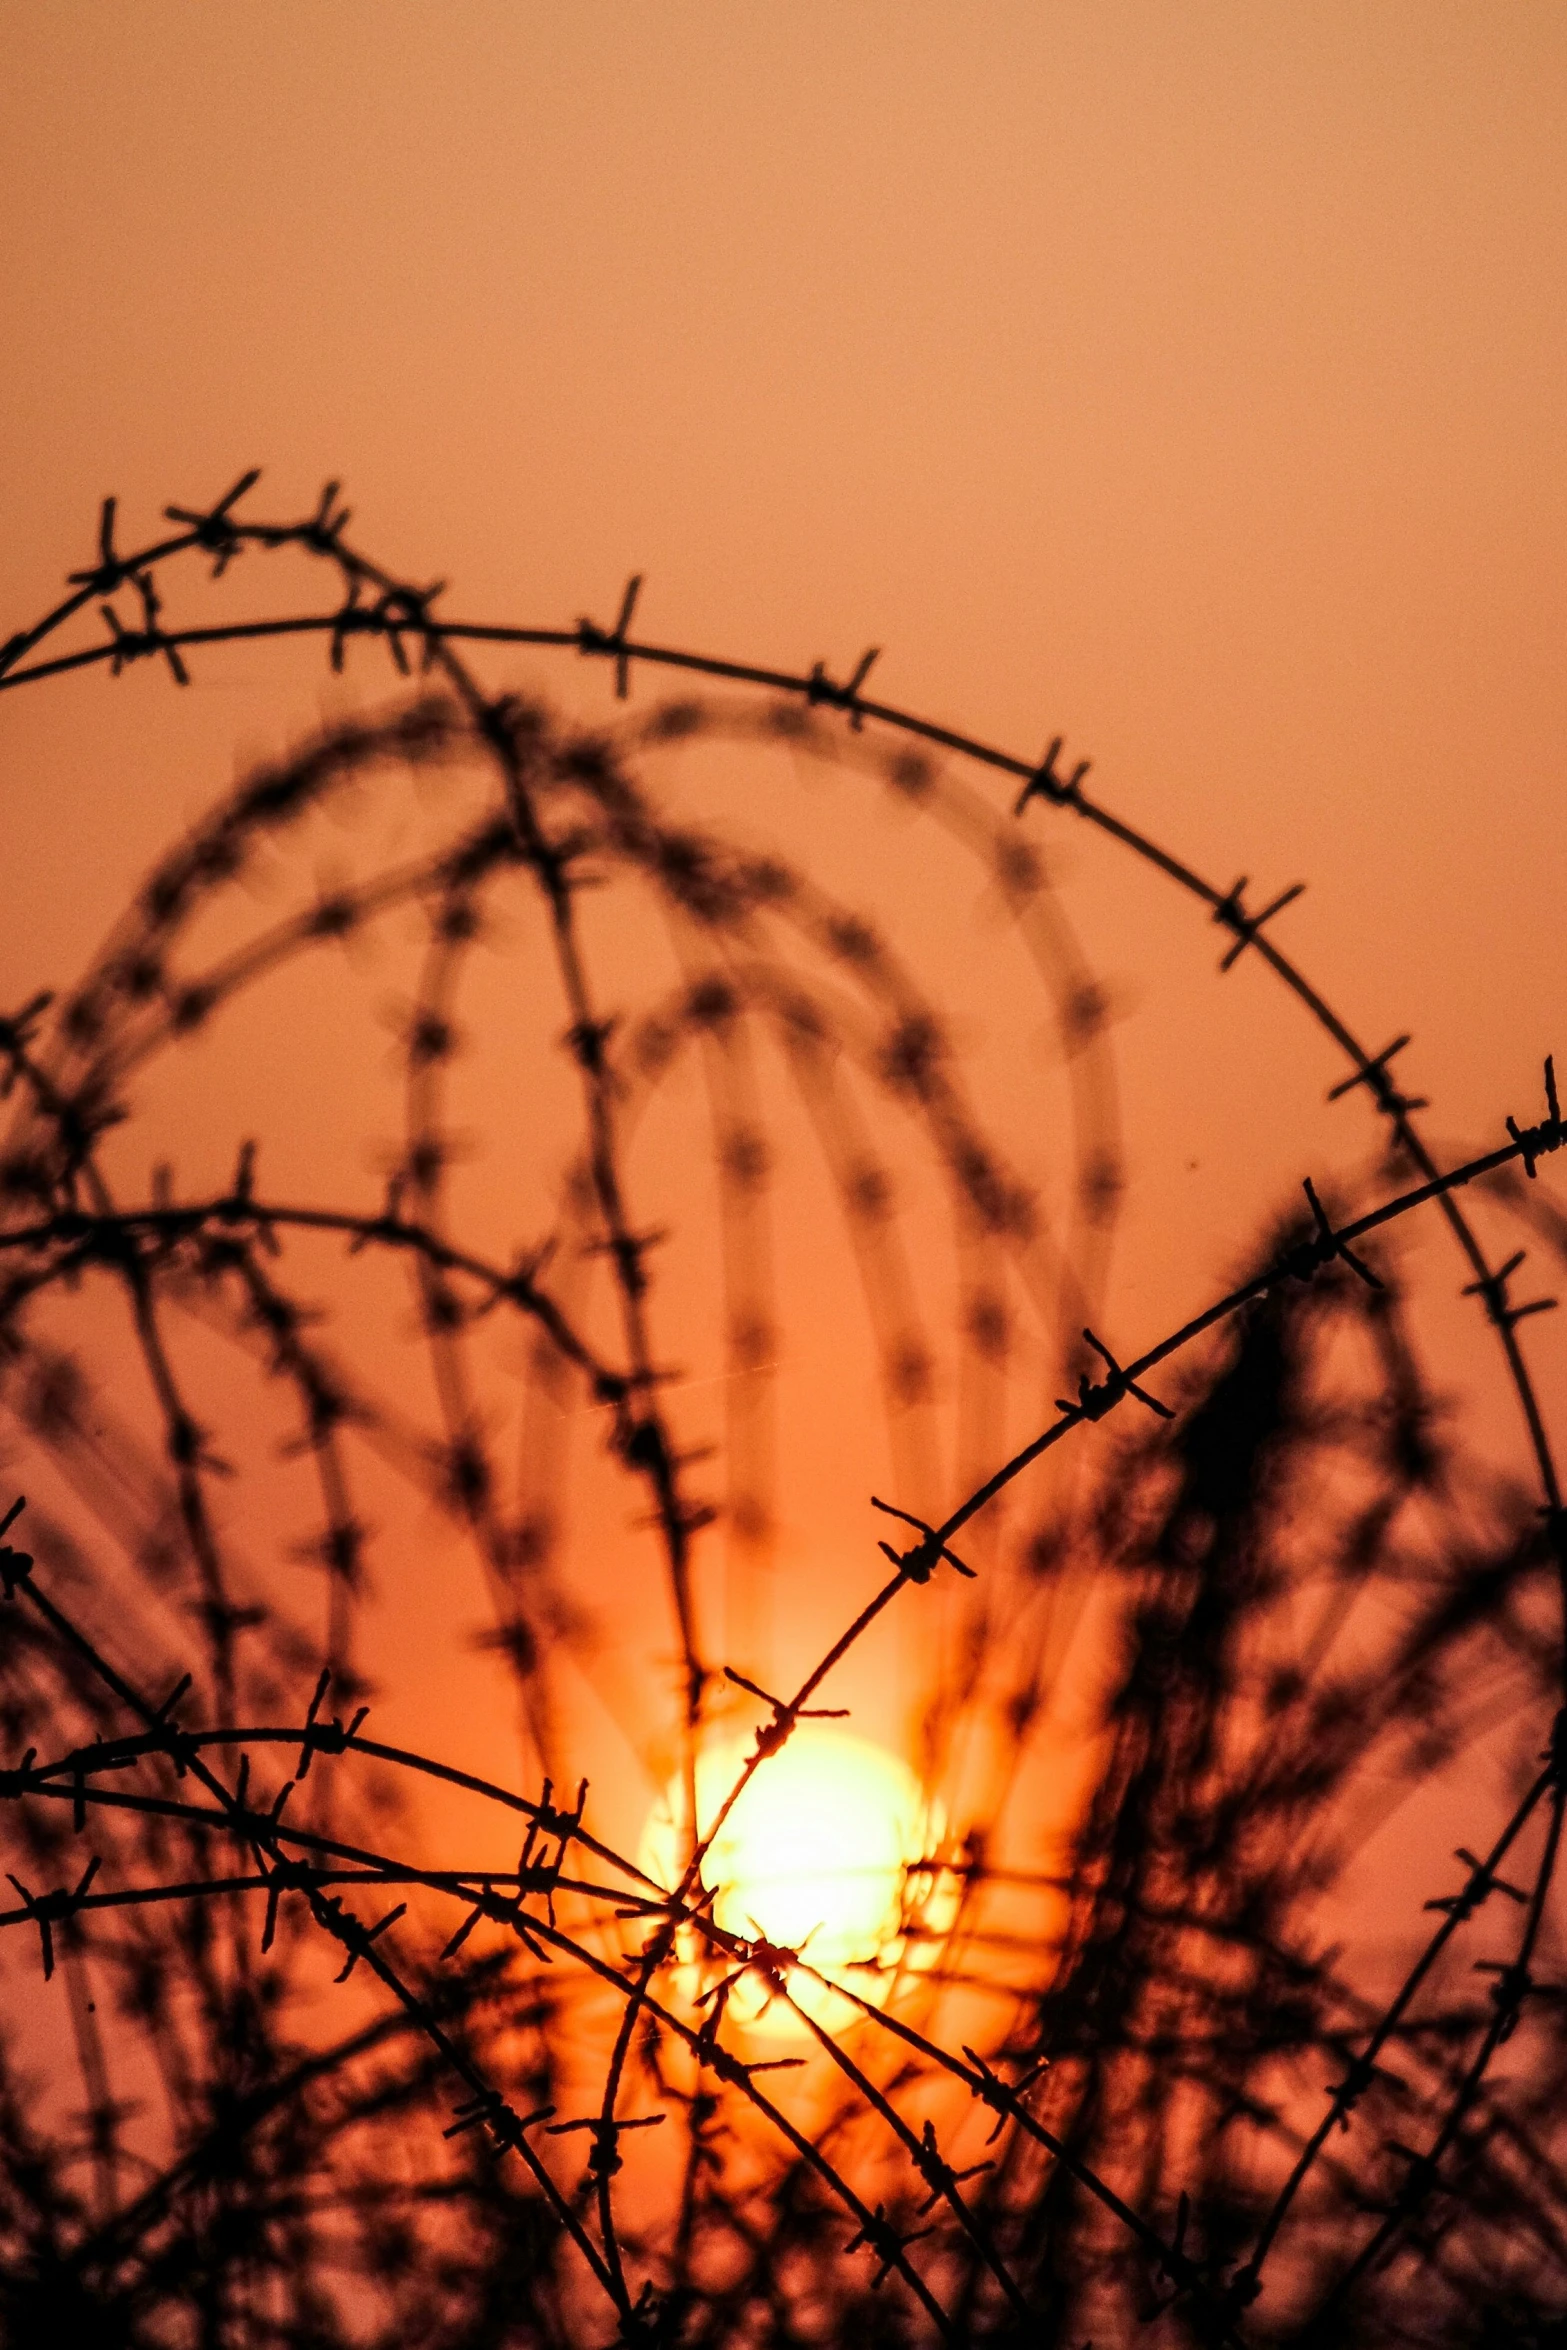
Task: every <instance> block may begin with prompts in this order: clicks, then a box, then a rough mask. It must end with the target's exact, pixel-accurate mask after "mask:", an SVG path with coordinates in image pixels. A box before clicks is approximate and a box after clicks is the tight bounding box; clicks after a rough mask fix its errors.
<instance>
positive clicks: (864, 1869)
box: [640, 1722, 950, 2027]
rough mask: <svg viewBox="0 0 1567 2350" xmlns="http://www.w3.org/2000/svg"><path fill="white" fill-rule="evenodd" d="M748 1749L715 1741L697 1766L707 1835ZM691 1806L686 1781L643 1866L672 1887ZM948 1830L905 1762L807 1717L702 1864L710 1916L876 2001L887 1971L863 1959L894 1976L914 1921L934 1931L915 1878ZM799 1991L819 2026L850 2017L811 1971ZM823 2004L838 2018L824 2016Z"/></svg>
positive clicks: (676, 1789) (648, 1845) (655, 1817)
mask: <svg viewBox="0 0 1567 2350" xmlns="http://www.w3.org/2000/svg"><path fill="white" fill-rule="evenodd" d="M747 1752H748V1748H747V1746H745V1745H743V1744H742V1745H730V1746H721V1747H716V1748H713V1749H711V1750H710V1751H709V1752H708V1753H707V1754H705V1755H703V1756H702V1758H701V1760H700V1762H699V1763H698V1765H697V1774H696V1788H697V1817H698V1819H699V1821H700V1822H701V1824H702V1826H703V1828H704V1829H706V1827H707V1826H708V1824H709V1823H710V1822H711V1821H712V1819H713V1818H714V1817H715V1815H716V1814H717V1812H718V1809H719V1807H720V1805H721V1803H722V1801H723V1798H724V1797H725V1796H726V1795H727V1794H728V1792H729V1790H730V1788H731V1787H732V1786H733V1785H734V1783H735V1780H736V1779H737V1778H738V1777H739V1774H740V1771H741V1768H742V1767H743V1765H744V1762H745V1757H746V1754H747ZM684 1811H685V1799H684V1794H683V1791H682V1786H681V1782H680V1781H679V1780H678V1779H677V1780H676V1781H674V1782H673V1783H672V1784H671V1785H670V1786H669V1787H668V1788H666V1789H665V1791H664V1794H663V1795H662V1796H661V1797H660V1798H659V1800H658V1802H657V1803H656V1804H655V1805H654V1807H653V1810H652V1813H651V1814H650V1816H649V1819H648V1823H647V1827H646V1829H645V1830H644V1832H643V1838H642V1849H641V1854H640V1859H641V1865H642V1867H643V1868H644V1869H645V1870H646V1871H647V1873H648V1875H649V1876H651V1877H655V1878H656V1879H657V1880H658V1881H659V1882H660V1883H661V1884H664V1885H674V1884H675V1883H677V1882H678V1880H679V1877H680V1873H681V1867H682V1864H683V1861H684V1858H685V1852H686V1839H685V1837H684V1835H683V1834H682V1833H681V1832H680V1825H681V1822H682V1821H683V1817H684ZM942 1826H943V1823H942V1822H941V1820H940V1819H939V1818H938V1817H936V1816H934V1807H933V1806H932V1805H931V1804H930V1803H929V1802H927V1800H926V1798H925V1796H924V1795H923V1794H922V1792H921V1790H920V1785H919V1782H918V1780H917V1779H916V1778H915V1776H914V1774H913V1772H912V1771H911V1770H909V1769H908V1767H907V1765H906V1764H904V1763H902V1762H900V1761H899V1760H898V1758H897V1757H896V1756H895V1755H892V1754H888V1753H887V1752H886V1751H885V1750H884V1749H883V1748H881V1747H879V1746H872V1745H870V1744H868V1743H867V1741H866V1740H865V1739H863V1738H854V1737H850V1736H849V1735H848V1734H847V1733H846V1732H844V1731H841V1730H834V1729H828V1728H824V1727H823V1726H822V1725H821V1724H819V1723H815V1722H805V1723H802V1724H801V1725H800V1726H799V1728H798V1729H797V1730H796V1731H795V1733H794V1735H793V1737H792V1738H791V1739H790V1740H789V1742H788V1744H787V1745H786V1746H785V1747H784V1748H783V1749H782V1751H781V1752H780V1753H778V1754H775V1755H773V1756H771V1757H770V1758H769V1759H768V1761H766V1762H765V1763H763V1765H762V1766H761V1768H760V1770H759V1771H758V1772H757V1773H756V1775H755V1776H754V1778H753V1779H752V1780H751V1782H750V1784H749V1785H748V1786H747V1788H746V1790H745V1792H744V1794H743V1795H742V1796H741V1797H740V1799H739V1801H738V1802H737V1803H736V1805H735V1807H734V1809H733V1811H731V1813H730V1814H729V1817H728V1818H727V1819H726V1820H725V1822H724V1824H723V1826H722V1828H721V1829H720V1830H719V1832H718V1835H717V1837H716V1839H715V1840H714V1843H713V1847H712V1850H711V1851H710V1852H709V1854H708V1856H707V1860H706V1862H705V1863H704V1866H703V1875H704V1877H705V1879H706V1881H707V1883H708V1884H709V1885H712V1886H715V1887H716V1888H717V1895H716V1899H715V1901H714V1904H713V1915H714V1918H715V1920H716V1921H717V1923H718V1924H719V1925H720V1926H723V1927H724V1928H725V1929H726V1930H727V1931H728V1932H730V1933H732V1934H739V1935H743V1936H745V1937H747V1938H748V1939H749V1938H754V1937H756V1936H758V1935H761V1936H764V1937H765V1938H766V1939H767V1940H768V1941H769V1942H773V1943H777V1944H779V1945H781V1946H782V1947H785V1948H788V1949H792V1950H803V1951H804V1954H805V1956H806V1958H807V1959H808V1960H809V1962H810V1964H811V1965H812V1966H813V1967H815V1968H818V1969H819V1970H820V1971H821V1972H822V1973H824V1974H827V1975H829V1976H832V1977H834V1978H835V1979H841V1980H843V1981H844V1982H846V1983H850V1984H852V1985H853V1987H854V1989H855V1990H856V1991H857V1992H858V1993H859V1995H860V1997H861V1998H864V1999H876V1998H878V1997H879V1996H880V1993H881V1991H882V1989H883V1988H884V1985H885V1980H886V1977H885V1975H884V1974H879V1973H877V1972H872V1971H870V1969H869V1968H868V1967H867V1966H866V1965H865V1962H876V1961H879V1962H880V1965H881V1968H883V1969H888V1970H890V1968H891V1966H892V1965H893V1964H894V1963H895V1962H896V1961H897V1960H898V1959H899V1958H900V1957H903V1956H904V1955H905V1944H906V1941H907V1930H908V1926H909V1923H910V1918H911V1914H912V1913H914V1912H920V1913H922V1914H923V1916H924V1918H925V1921H926V1923H927V1925H934V1923H935V1921H934V1919H932V1917H931V1915H930V1912H931V1908H932V1903H931V1902H930V1900H929V1899H928V1898H927V1896H928V1895H929V1892H930V1887H931V1883H932V1880H931V1878H929V1877H927V1876H922V1875H920V1874H919V1873H918V1872H916V1874H915V1876H914V1878H913V1880H912V1882H911V1881H910V1879H909V1876H908V1870H909V1868H910V1865H911V1863H914V1862H917V1861H920V1860H923V1859H925V1858H927V1857H928V1856H929V1855H930V1854H932V1853H933V1852H934V1851H935V1849H936V1846H937V1844H938V1842H939V1840H940V1837H941V1834H942ZM944 1906H950V1904H945V1905H944ZM908 1955H909V1956H910V1958H911V1960H916V1961H917V1959H918V1958H919V1957H927V1958H928V1955H929V1951H928V1945H926V1944H925V1943H924V1942H921V1943H920V1944H918V1945H915V1946H912V1947H911V1948H910V1949H909V1951H908ZM791 1989H792V1990H793V1991H794V1993H795V1995H796V1996H797V1997H798V1998H799V1999H800V2001H801V2004H802V2005H804V2006H806V2007H808V2008H809V2010H810V2012H812V2013H813V2014H817V2015H818V2016H819V2019H820V2020H821V2021H823V2022H828V2023H832V2024H836V2025H838V2026H841V2025H842V2024H844V2023H846V2022H848V2021H849V2020H850V2016H849V2011H848V2010H847V2009H846V2008H845V2006H844V2003H843V2002H842V2001H841V2000H832V2001H830V2002H828V2001H827V1995H826V1994H823V1993H821V1992H820V1991H819V1990H814V1991H813V1989H812V1987H811V1986H810V1984H809V1982H808V1981H807V1979H806V1978H805V1977H804V1976H803V1975H800V1976H796V1977H795V1978H794V1980H793V1982H792V1983H791ZM824 2003H825V2005H830V2006H831V2008H832V2009H833V2010H835V2011H836V2012H835V2013H833V2014H831V2015H829V2014H828V2013H826V2012H825V2005H824ZM762 2004H763V2000H762V1998H761V1996H760V1995H759V1994H757V1993H755V1992H754V1991H749V1990H748V1993H747V1996H746V1997H744V1998H743V1999H742V2000H741V2001H740V2002H739V2004H738V2005H736V2004H735V2003H734V2002H733V2001H732V2002H731V2008H730V2012H731V2013H732V2014H734V2015H736V2016H737V2017H738V2018H739V2020H742V2021H754V2020H755V2018H756V2015H757V2012H758V2010H759V2008H760V2007H761V2005H762ZM783 2020H784V2019H783V2016H782V2015H781V2014H779V2012H778V2010H777V2008H776V2007H775V2008H774V2010H773V2011H772V2013H771V2015H770V2017H769V2022H770V2023H771V2024H772V2025H774V2026H775V2027H776V2026H778V2025H780V2024H782V2022H783Z"/></svg>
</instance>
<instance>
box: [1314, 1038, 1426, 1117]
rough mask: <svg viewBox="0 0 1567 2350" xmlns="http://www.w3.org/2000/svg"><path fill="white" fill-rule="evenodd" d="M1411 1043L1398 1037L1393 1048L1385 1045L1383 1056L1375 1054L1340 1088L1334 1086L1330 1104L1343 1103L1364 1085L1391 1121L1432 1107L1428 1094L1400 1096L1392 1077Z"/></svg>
mask: <svg viewBox="0 0 1567 2350" xmlns="http://www.w3.org/2000/svg"><path fill="white" fill-rule="evenodd" d="M1410 1041H1411V1040H1410V1038H1409V1037H1407V1036H1395V1037H1394V1039H1393V1041H1392V1043H1391V1044H1385V1045H1384V1046H1383V1047H1382V1050H1381V1051H1380V1052H1379V1053H1373V1054H1372V1055H1371V1057H1370V1059H1369V1060H1367V1061H1366V1062H1365V1064H1364V1066H1363V1067H1361V1068H1358V1069H1356V1070H1355V1072H1354V1073H1353V1075H1352V1076H1349V1077H1345V1078H1342V1079H1341V1080H1340V1082H1339V1083H1338V1084H1337V1085H1334V1086H1330V1087H1329V1089H1328V1100H1329V1101H1330V1102H1337V1101H1342V1100H1343V1098H1344V1096H1345V1095H1346V1094H1347V1093H1353V1092H1354V1090H1355V1088H1356V1086H1357V1085H1363V1086H1365V1087H1366V1088H1367V1090H1368V1091H1369V1092H1370V1094H1371V1095H1372V1097H1373V1099H1374V1100H1375V1102H1376V1105H1377V1108H1378V1109H1379V1110H1381V1111H1383V1112H1384V1113H1385V1114H1386V1115H1387V1116H1388V1117H1390V1118H1407V1117H1409V1116H1410V1115H1411V1113H1412V1112H1413V1111H1415V1110H1424V1109H1427V1108H1428V1107H1429V1106H1430V1105H1429V1104H1428V1103H1427V1101H1426V1098H1425V1096H1424V1094H1412V1093H1400V1092H1399V1090H1398V1087H1397V1086H1396V1085H1395V1084H1394V1082H1393V1079H1392V1077H1391V1076H1390V1075H1389V1073H1388V1071H1389V1065H1390V1063H1391V1062H1392V1061H1393V1059H1394V1058H1395V1056H1396V1055H1397V1054H1399V1053H1401V1052H1402V1051H1403V1049H1404V1047H1405V1046H1406V1045H1407V1044H1408V1043H1409V1042H1410Z"/></svg>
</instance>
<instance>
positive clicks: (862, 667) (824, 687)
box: [805, 645, 881, 734]
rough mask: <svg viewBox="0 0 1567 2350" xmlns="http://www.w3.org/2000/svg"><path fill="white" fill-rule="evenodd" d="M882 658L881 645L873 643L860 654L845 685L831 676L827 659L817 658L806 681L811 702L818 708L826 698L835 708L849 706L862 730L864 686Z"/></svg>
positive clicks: (851, 721) (854, 722)
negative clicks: (861, 699) (824, 660)
mask: <svg viewBox="0 0 1567 2350" xmlns="http://www.w3.org/2000/svg"><path fill="white" fill-rule="evenodd" d="M880 658H881V647H880V645H872V646H871V647H870V648H869V650H868V651H867V652H864V653H862V654H861V655H860V657H859V660H858V661H857V662H856V663H855V665H854V672H853V674H852V676H850V677H848V678H846V679H845V681H844V683H843V684H842V685H839V684H838V683H837V682H836V681H835V680H834V679H833V678H831V677H829V676H828V674H827V667H826V664H825V662H822V661H816V662H813V663H812V666H811V674H810V676H809V677H808V678H807V679H806V681H805V699H806V703H807V705H808V706H809V707H811V708H814V707H815V706H816V704H817V703H818V702H825V703H827V705H828V706H829V707H830V708H831V709H834V710H847V712H848V713H849V724H850V726H851V727H852V728H853V730H854V732H855V733H856V734H858V733H859V732H860V730H861V728H862V727H863V726H864V724H865V712H864V710H863V709H862V708H861V706H860V688H861V686H862V685H863V684H864V683H865V680H866V679H867V678H868V677H869V675H870V673H871V670H872V669H873V667H874V666H875V664H876V662H877V661H879V660H880Z"/></svg>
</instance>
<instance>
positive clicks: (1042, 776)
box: [1012, 734, 1093, 816]
mask: <svg viewBox="0 0 1567 2350" xmlns="http://www.w3.org/2000/svg"><path fill="white" fill-rule="evenodd" d="M1063 741H1064V737H1063V736H1061V735H1059V734H1058V735H1054V736H1052V738H1051V742H1050V747H1049V749H1048V750H1047V751H1046V753H1045V755H1044V757H1043V759H1041V761H1040V762H1039V765H1038V766H1037V767H1036V768H1035V769H1034V771H1033V773H1032V774H1031V775H1030V776H1029V778H1028V781H1027V782H1026V783H1025V784H1024V786H1023V789H1022V790H1021V791H1020V792H1019V793H1018V796H1017V801H1016V804H1015V805H1014V807H1013V810H1012V813H1013V815H1014V816H1021V815H1022V813H1023V811H1024V809H1025V808H1026V807H1027V806H1028V803H1029V801H1030V800H1049V801H1050V802H1051V803H1052V805H1053V806H1055V807H1057V808H1076V809H1077V810H1078V811H1079V812H1080V813H1081V811H1082V809H1083V806H1084V804H1085V803H1084V800H1083V778H1084V776H1085V775H1086V774H1087V773H1088V772H1089V770H1090V768H1091V767H1092V765H1093V761H1092V760H1091V759H1079V760H1078V762H1077V765H1076V766H1075V767H1074V768H1073V770H1072V772H1071V774H1070V775H1069V776H1066V777H1064V778H1063V777H1062V776H1060V775H1058V774H1057V773H1056V761H1057V759H1059V758H1060V756H1061V750H1062V745H1063Z"/></svg>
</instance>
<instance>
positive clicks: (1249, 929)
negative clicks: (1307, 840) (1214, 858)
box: [1213, 873, 1306, 972]
mask: <svg viewBox="0 0 1567 2350" xmlns="http://www.w3.org/2000/svg"><path fill="white" fill-rule="evenodd" d="M1246 879H1247V877H1246V875H1245V874H1244V873H1243V874H1242V875H1241V877H1240V879H1239V881H1237V882H1236V883H1235V884H1234V885H1233V887H1232V888H1230V889H1229V890H1228V891H1227V892H1226V893H1225V895H1224V896H1223V897H1222V898H1221V899H1220V900H1219V903H1218V904H1217V905H1216V906H1215V907H1214V909H1213V919H1214V920H1215V922H1217V923H1219V924H1220V925H1221V927H1222V928H1224V929H1225V930H1228V931H1231V932H1233V933H1234V938H1235V944H1234V945H1233V946H1232V947H1231V948H1229V949H1228V951H1227V952H1226V953H1225V955H1224V956H1223V957H1222V959H1221V960H1220V963H1219V969H1220V971H1221V972H1225V971H1230V970H1233V969H1234V967H1235V965H1236V964H1237V963H1238V962H1239V961H1240V959H1241V957H1242V955H1243V954H1244V953H1245V952H1246V949H1247V948H1248V947H1249V946H1253V945H1255V943H1256V941H1257V939H1258V937H1259V936H1260V934H1261V932H1262V928H1263V925H1264V923H1267V922H1271V921H1272V920H1273V917H1274V915H1275V914H1282V913H1283V911H1284V909H1285V907H1286V906H1292V905H1293V904H1294V903H1295V900H1296V899H1297V898H1298V897H1301V896H1303V895H1304V894H1305V888H1306V884H1305V883H1304V882H1303V881H1292V882H1291V883H1290V886H1289V888H1288V889H1284V890H1280V892H1279V894H1278V896H1277V897H1276V898H1274V899H1273V900H1272V901H1271V902H1270V903H1269V904H1268V905H1266V906H1264V907H1263V908H1262V910H1261V912H1260V913H1256V914H1248V913H1247V911H1246V907H1245V903H1244V895H1243V893H1244V891H1245V888H1246Z"/></svg>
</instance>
